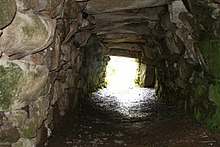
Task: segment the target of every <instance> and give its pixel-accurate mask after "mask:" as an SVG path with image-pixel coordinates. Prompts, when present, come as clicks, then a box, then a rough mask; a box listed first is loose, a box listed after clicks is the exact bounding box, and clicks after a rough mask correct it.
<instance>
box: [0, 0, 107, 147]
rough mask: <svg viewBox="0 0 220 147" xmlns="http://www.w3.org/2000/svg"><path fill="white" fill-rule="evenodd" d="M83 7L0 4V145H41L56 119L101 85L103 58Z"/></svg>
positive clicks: (64, 0) (55, 1) (50, 0)
mask: <svg viewBox="0 0 220 147" xmlns="http://www.w3.org/2000/svg"><path fill="white" fill-rule="evenodd" d="M84 4H85V3H84V2H76V1H75V0H45V1H37V0H26V1H23V0H3V1H1V6H0V29H1V32H0V52H1V54H0V146H1V147H2V146H4V147H7V146H11V145H12V147H31V146H40V145H43V144H45V143H46V141H47V138H48V137H49V136H50V135H51V131H52V130H53V128H54V126H55V125H56V123H57V122H58V121H59V120H60V118H62V116H63V115H65V114H66V113H67V112H68V111H70V110H71V109H74V108H75V107H76V105H77V103H78V102H79V101H80V100H81V99H82V98H84V97H85V96H86V95H87V94H88V93H89V92H91V91H94V90H95V89H97V88H100V86H103V84H104V83H103V82H104V77H105V74H104V73H105V72H104V71H105V67H106V65H107V61H108V57H107V56H105V53H106V51H105V47H104V46H103V45H102V44H101V43H100V42H99V41H97V38H96V37H95V36H93V35H92V34H91V33H90V29H91V28H93V27H94V24H95V20H94V19H93V17H92V16H90V15H88V14H86V13H85V12H83V9H84V7H85V5H84ZM91 63H92V64H91ZM73 115H74V114H73Z"/></svg>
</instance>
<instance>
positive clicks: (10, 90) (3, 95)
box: [0, 63, 23, 110]
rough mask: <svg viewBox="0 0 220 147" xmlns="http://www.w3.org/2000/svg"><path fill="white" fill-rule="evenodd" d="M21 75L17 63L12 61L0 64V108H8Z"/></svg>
mask: <svg viewBox="0 0 220 147" xmlns="http://www.w3.org/2000/svg"><path fill="white" fill-rule="evenodd" d="M22 76H23V72H22V69H21V68H20V67H19V66H18V65H16V64H14V63H5V64H4V65H0V110H5V109H9V107H10V105H11V103H12V98H13V96H14V95H15V93H16V91H17V87H18V82H19V80H20V78H21V77H22Z"/></svg>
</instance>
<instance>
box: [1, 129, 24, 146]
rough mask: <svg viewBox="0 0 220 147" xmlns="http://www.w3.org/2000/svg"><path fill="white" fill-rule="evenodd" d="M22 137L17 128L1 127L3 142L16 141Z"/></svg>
mask: <svg viewBox="0 0 220 147" xmlns="http://www.w3.org/2000/svg"><path fill="white" fill-rule="evenodd" d="M19 138H20V134H19V133H18V130H17V129H16V128H11V127H9V128H8V127H7V129H4V128H3V129H0V140H1V142H11V143H12V142H16V141H18V139H19Z"/></svg>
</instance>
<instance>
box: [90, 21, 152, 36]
mask: <svg viewBox="0 0 220 147" xmlns="http://www.w3.org/2000/svg"><path fill="white" fill-rule="evenodd" d="M148 24H149V23H148V22H143V23H131V24H127V23H113V24H112V23H109V24H107V23H106V24H98V25H96V27H95V29H94V30H93V32H94V33H97V34H98V35H101V34H115V33H121V34H146V33H147V32H150V31H151V30H150V29H151V28H150V27H149V26H148Z"/></svg>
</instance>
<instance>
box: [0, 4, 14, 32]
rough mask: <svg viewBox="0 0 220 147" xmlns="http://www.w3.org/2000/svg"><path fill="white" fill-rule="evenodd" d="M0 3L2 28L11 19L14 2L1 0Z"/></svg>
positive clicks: (0, 26) (0, 25) (0, 24)
mask: <svg viewBox="0 0 220 147" xmlns="http://www.w3.org/2000/svg"><path fill="white" fill-rule="evenodd" d="M0 3H1V4H0V29H3V28H4V27H6V26H7V25H8V24H10V23H11V21H12V20H13V18H14V16H15V13H16V4H15V1H14V0H1V2H0Z"/></svg>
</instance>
